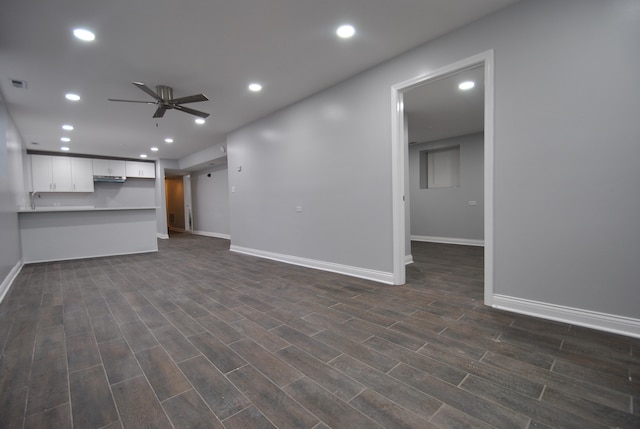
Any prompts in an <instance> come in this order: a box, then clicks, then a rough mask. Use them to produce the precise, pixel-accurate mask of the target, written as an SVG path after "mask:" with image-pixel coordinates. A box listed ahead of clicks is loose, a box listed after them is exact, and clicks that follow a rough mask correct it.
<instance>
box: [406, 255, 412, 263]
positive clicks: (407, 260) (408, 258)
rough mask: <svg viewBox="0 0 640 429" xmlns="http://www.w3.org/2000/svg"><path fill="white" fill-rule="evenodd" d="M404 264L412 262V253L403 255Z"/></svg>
mask: <svg viewBox="0 0 640 429" xmlns="http://www.w3.org/2000/svg"><path fill="white" fill-rule="evenodd" d="M404 264H405V265H409V264H413V255H404Z"/></svg>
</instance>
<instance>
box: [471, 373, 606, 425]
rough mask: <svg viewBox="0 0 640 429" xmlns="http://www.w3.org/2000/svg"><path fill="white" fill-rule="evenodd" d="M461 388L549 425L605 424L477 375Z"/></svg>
mask: <svg viewBox="0 0 640 429" xmlns="http://www.w3.org/2000/svg"><path fill="white" fill-rule="evenodd" d="M461 387H462V388H464V389H466V390H468V391H469V392H473V393H474V394H476V395H478V396H481V397H483V398H486V399H487V400H491V401H494V402H496V403H498V404H500V405H502V406H504V407H507V408H509V409H511V410H514V411H515V412H517V413H519V414H523V415H527V416H530V417H531V418H532V419H535V420H536V421H538V422H540V423H543V424H546V425H549V426H551V427H562V428H567V429H579V428H587V427H588V428H594V429H604V427H605V426H603V425H600V424H598V423H597V422H595V421H594V420H590V419H587V418H584V417H582V416H579V415H576V414H573V413H570V412H567V411H566V410H564V409H562V408H561V407H556V406H554V405H550V404H546V403H544V402H541V401H539V400H537V399H532V398H529V397H527V396H524V395H520V394H519V393H515V392H513V391H509V390H507V389H504V388H503V387H500V386H497V385H495V384H493V383H491V382H489V381H486V380H483V379H481V378H479V377H475V376H470V377H468V378H467V379H465V381H464V382H463V383H462V385H461Z"/></svg>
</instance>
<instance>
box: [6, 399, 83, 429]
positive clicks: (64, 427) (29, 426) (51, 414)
mask: <svg viewBox="0 0 640 429" xmlns="http://www.w3.org/2000/svg"><path fill="white" fill-rule="evenodd" d="M16 427H17V426H16ZM24 427H25V429H49V428H56V429H71V428H72V427H73V426H72V424H71V411H70V410H69V403H65V404H62V405H59V406H57V407H55V408H50V409H47V410H45V411H41V412H39V413H36V414H32V415H30V416H28V417H27V418H26V420H25V422H24ZM5 428H6V429H10V428H11V426H8V427H5ZM20 428H22V426H20Z"/></svg>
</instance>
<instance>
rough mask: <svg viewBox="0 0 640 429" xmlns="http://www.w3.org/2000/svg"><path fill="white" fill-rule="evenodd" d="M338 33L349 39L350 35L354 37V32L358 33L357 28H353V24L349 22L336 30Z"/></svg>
mask: <svg viewBox="0 0 640 429" xmlns="http://www.w3.org/2000/svg"><path fill="white" fill-rule="evenodd" d="M336 34H337V35H338V37H341V38H343V39H348V38H350V37H353V35H354V34H356V29H355V28H353V25H348V24H347V25H341V26H340V27H338V29H337V30H336Z"/></svg>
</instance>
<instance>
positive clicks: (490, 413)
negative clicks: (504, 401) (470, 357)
mask: <svg viewBox="0 0 640 429" xmlns="http://www.w3.org/2000/svg"><path fill="white" fill-rule="evenodd" d="M389 375H391V376H393V377H394V378H396V379H398V380H400V381H402V382H404V383H407V384H408V385H410V386H412V387H414V388H415V389H418V390H420V391H422V392H424V393H426V394H427V395H429V396H431V397H433V398H436V399H438V400H440V401H442V402H444V403H445V404H448V405H450V406H452V407H455V408H457V409H458V410H461V411H462V412H464V413H466V414H469V415H470V416H473V417H475V418H477V419H479V420H482V421H484V422H486V423H489V424H491V425H493V426H495V427H496V428H499V429H515V428H526V427H527V425H528V424H529V419H528V418H527V417H525V416H524V415H521V414H518V413H517V412H513V411H512V410H510V409H508V408H505V407H502V406H500V405H495V404H494V403H493V402H490V401H487V400H485V399H483V398H481V397H479V396H476V395H473V394H470V393H468V392H465V391H461V390H460V389H458V388H456V386H453V385H451V384H449V383H446V382H444V381H442V380H438V379H437V378H435V377H432V376H430V375H429V374H426V373H424V372H421V371H418V370H417V369H415V368H412V367H410V366H408V365H405V364H400V365H398V366H397V367H395V368H394V369H393V370H392V371H390V372H389ZM466 380H468V378H467V379H465V381H466ZM463 383H464V382H463Z"/></svg>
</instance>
